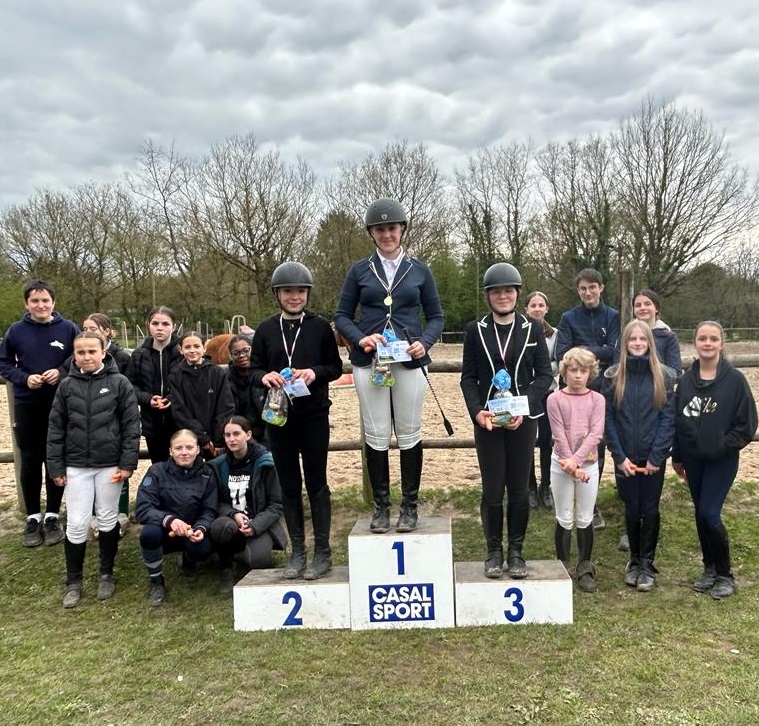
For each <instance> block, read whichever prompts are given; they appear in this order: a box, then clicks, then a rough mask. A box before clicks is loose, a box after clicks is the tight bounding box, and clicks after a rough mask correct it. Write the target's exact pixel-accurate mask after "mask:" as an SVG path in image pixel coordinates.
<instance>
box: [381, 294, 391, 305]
mask: <svg viewBox="0 0 759 726" xmlns="http://www.w3.org/2000/svg"><path fill="white" fill-rule="evenodd" d="M382 302H383V303H385V305H387V306H388V307H390V306H391V305H392V304H393V298H392V297H391V296H390V295H388V296H387V297H386V298H385V299H384V300H383V301H382Z"/></svg>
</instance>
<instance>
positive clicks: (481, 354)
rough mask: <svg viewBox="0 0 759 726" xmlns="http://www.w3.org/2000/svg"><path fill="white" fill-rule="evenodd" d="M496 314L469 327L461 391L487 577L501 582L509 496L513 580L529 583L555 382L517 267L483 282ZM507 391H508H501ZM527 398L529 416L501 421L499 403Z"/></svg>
mask: <svg viewBox="0 0 759 726" xmlns="http://www.w3.org/2000/svg"><path fill="white" fill-rule="evenodd" d="M482 284H483V288H484V291H485V301H486V303H487V305H488V306H489V307H490V310H491V312H490V313H489V314H488V315H486V316H485V317H484V318H482V319H481V320H473V321H472V322H470V323H467V324H466V327H465V328H464V354H463V363H462V367H461V391H462V393H463V394H464V402H465V403H466V407H467V410H468V411H469V416H470V417H471V419H472V422H473V424H474V443H475V448H476V450H477V461H478V463H479V466H480V474H481V475H482V499H481V503H480V513H481V516H482V527H483V530H484V534H485V542H486V546H487V556H486V559H485V575H486V576H487V577H492V578H497V577H500V576H501V571H502V569H503V565H504V557H503V518H504V507H503V502H504V496H507V497H508V503H507V507H506V522H507V530H508V536H507V539H508V551H507V560H506V568H507V572H508V574H509V577H512V578H516V579H521V578H524V577H526V576H527V564H526V562H525V560H524V557H523V556H522V547H523V545H524V538H525V534H526V532H527V520H528V517H529V513H530V505H529V498H528V487H529V480H530V465H531V463H532V461H533V458H534V455H533V451H534V446H535V437H536V435H537V430H538V422H537V418H538V417H539V416H543V415H544V410H543V400H544V398H545V394H546V392H547V391H548V389H549V388H550V386H551V382H552V381H553V372H552V370H551V360H550V358H549V356H548V347H547V346H546V341H545V335H544V333H543V324H542V323H541V322H539V321H538V320H535V319H533V318H528V317H527V316H526V315H523V314H521V313H519V312H517V309H516V306H517V299H518V297H519V291H520V289H521V287H522V276H521V275H520V274H519V271H518V270H517V269H516V267H514V266H513V265H510V264H508V263H506V262H499V263H496V264H495V265H491V266H490V267H489V268H488V269H487V271H486V272H485V275H484V276H483V279H482ZM501 387H502V388H501ZM499 396H500V398H501V399H508V398H510V397H512V396H518V397H522V400H521V401H520V402H521V403H523V404H526V406H527V408H526V411H525V413H520V414H514V415H496V414H494V412H493V411H492V410H491V408H492V407H493V406H494V401H496V400H497V399H498V398H499Z"/></svg>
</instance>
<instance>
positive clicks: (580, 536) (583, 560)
mask: <svg viewBox="0 0 759 726" xmlns="http://www.w3.org/2000/svg"><path fill="white" fill-rule="evenodd" d="M592 556H593V524H592V523H591V524H589V525H588V526H587V527H585V528H584V529H579V528H578V529H577V570H575V575H576V576H577V587H579V588H580V590H582V591H583V592H595V591H596V566H595V565H594V564H593V563H592V562H591V560H590V558H591V557H592Z"/></svg>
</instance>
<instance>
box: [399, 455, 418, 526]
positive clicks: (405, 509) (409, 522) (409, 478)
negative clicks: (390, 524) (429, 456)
mask: <svg viewBox="0 0 759 726" xmlns="http://www.w3.org/2000/svg"><path fill="white" fill-rule="evenodd" d="M423 460H424V451H423V450H422V442H421V441H420V442H419V443H418V444H416V445H415V446H412V447H411V448H410V449H401V493H402V499H401V513H400V516H399V517H398V523H397V524H396V525H395V530H396V532H413V531H414V530H415V529H416V524H417V519H418V515H417V511H416V507H417V503H418V501H419V485H420V483H421V481H422V461H423Z"/></svg>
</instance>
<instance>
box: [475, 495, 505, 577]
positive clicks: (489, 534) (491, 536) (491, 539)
mask: <svg viewBox="0 0 759 726" xmlns="http://www.w3.org/2000/svg"><path fill="white" fill-rule="evenodd" d="M480 517H481V518H482V529H483V532H484V533H485V544H486V546H487V550H488V554H487V557H486V558H485V577H490V578H493V579H496V578H499V577H500V576H501V574H502V573H503V506H496V507H489V506H488V505H487V504H485V502H480Z"/></svg>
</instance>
